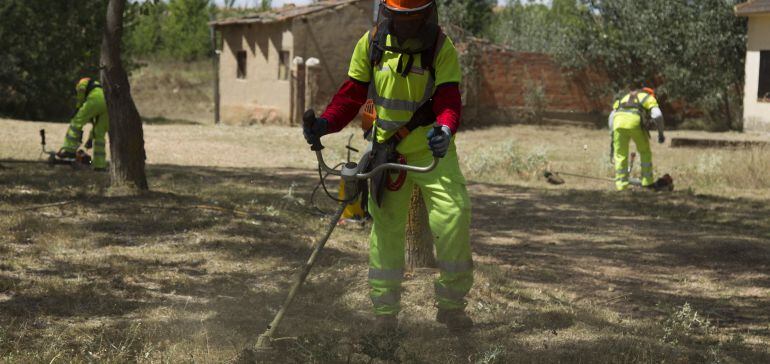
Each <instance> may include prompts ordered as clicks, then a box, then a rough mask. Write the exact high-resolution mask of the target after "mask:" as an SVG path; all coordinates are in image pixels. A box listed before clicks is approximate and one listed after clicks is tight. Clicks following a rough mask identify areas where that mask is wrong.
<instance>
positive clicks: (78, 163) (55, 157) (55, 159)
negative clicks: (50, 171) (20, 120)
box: [40, 129, 91, 170]
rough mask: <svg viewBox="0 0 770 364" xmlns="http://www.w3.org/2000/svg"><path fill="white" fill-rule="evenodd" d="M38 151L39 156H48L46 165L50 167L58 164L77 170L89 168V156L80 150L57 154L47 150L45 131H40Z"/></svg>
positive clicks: (61, 151)
mask: <svg viewBox="0 0 770 364" xmlns="http://www.w3.org/2000/svg"><path fill="white" fill-rule="evenodd" d="M40 149H41V151H40V154H41V155H45V154H47V155H48V165H50V166H55V165H59V164H61V165H69V166H71V167H72V168H74V169H78V170H81V169H89V168H91V155H89V154H88V153H86V151H84V150H82V149H78V151H77V152H75V153H72V152H66V151H63V150H60V151H58V152H54V151H51V150H47V149H46V146H45V129H40Z"/></svg>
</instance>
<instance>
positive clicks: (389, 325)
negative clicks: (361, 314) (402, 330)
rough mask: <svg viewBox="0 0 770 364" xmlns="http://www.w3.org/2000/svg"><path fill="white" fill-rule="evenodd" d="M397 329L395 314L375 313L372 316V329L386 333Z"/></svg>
mask: <svg viewBox="0 0 770 364" xmlns="http://www.w3.org/2000/svg"><path fill="white" fill-rule="evenodd" d="M397 330H398V318H397V317H396V316H395V315H377V316H375V318H374V329H373V330H372V331H374V332H377V333H381V334H386V333H393V332H395V331H397Z"/></svg>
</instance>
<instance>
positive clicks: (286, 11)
mask: <svg viewBox="0 0 770 364" xmlns="http://www.w3.org/2000/svg"><path fill="white" fill-rule="evenodd" d="M360 1H365V0H324V1H320V2H317V3H313V4H310V5H306V6H284V7H282V8H279V9H274V10H271V11H266V12H263V13H259V14H256V15H251V16H245V17H240V18H229V19H222V20H217V21H213V22H210V23H209V25H212V26H214V27H217V28H219V27H224V26H228V25H239V24H267V23H276V22H281V21H284V20H288V19H291V18H296V17H298V16H304V15H310V14H313V13H317V12H319V11H323V10H326V9H333V8H338V7H343V6H347V5H350V4H354V3H357V2H360ZM366 1H368V0H366Z"/></svg>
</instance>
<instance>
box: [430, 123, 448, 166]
mask: <svg viewBox="0 0 770 364" xmlns="http://www.w3.org/2000/svg"><path fill="white" fill-rule="evenodd" d="M451 141H452V131H451V130H449V127H448V126H446V125H442V126H441V129H440V131H439V132H438V133H437V132H436V129H435V128H433V129H431V130H430V131H429V132H428V147H430V150H431V151H433V156H434V157H439V158H444V156H445V155H446V152H447V151H448V150H449V143H450V142H451Z"/></svg>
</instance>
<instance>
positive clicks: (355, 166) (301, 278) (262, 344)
mask: <svg viewBox="0 0 770 364" xmlns="http://www.w3.org/2000/svg"><path fill="white" fill-rule="evenodd" d="M314 120H315V112H314V111H313V110H308V111H306V112H305V114H304V116H303V122H304V123H305V125H306V126H307V125H309V123H313V122H314ZM437 128H438V127H437ZM323 149H324V146H323V145H322V144H321V141H320V140H316V141H315V142H314V143H313V144H312V146H311V147H310V150H312V151H314V152H315V154H316V158H317V159H318V173H319V176H321V178H322V179H323V175H322V174H323V173H324V172H325V173H328V174H330V175H334V176H339V177H341V178H342V180H343V181H344V182H345V192H344V198H342V199H339V200H338V199H335V198H333V197H332V196H331V195H329V197H330V198H332V199H334V200H335V201H337V202H339V203H340V205H339V208H338V209H337V211H336V212H335V213H334V215H333V216H332V217H331V219H330V220H329V224H328V226H327V228H326V230H325V233H324V235H323V236H322V237H321V239H320V240H318V241H317V242H316V244H315V246H314V247H313V251H312V253H311V254H310V257H309V258H308V260H307V262H306V263H305V265H304V266H303V267H302V270H301V271H300V272H299V274H298V275H297V277H296V279H295V280H294V283H293V284H292V286H291V289H289V293H288V295H287V296H286V299H285V300H284V301H283V304H282V305H281V309H280V310H279V311H278V313H276V315H275V317H274V318H273V321H272V322H271V323H270V324H269V325H268V326H267V329H266V330H265V332H264V333H262V334H261V335H259V338H258V339H257V342H256V344H255V345H254V348H253V349H254V352H255V353H269V352H271V350H272V345H271V344H272V342H273V341H274V338H273V335H274V334H275V331H276V330H277V329H278V326H279V325H280V324H281V321H282V320H283V317H284V315H285V314H286V310H287V309H288V308H289V306H290V305H291V303H292V301H293V300H294V297H295V296H296V294H297V292H298V291H299V288H300V287H301V286H302V284H303V283H304V282H305V279H306V278H307V276H308V274H309V273H310V269H311V268H312V267H313V264H314V263H315V261H316V258H317V257H318V254H319V253H320V252H321V250H322V249H323V248H324V245H326V242H327V241H328V240H329V237H330V236H331V234H332V232H333V231H334V228H335V227H336V226H337V221H338V220H339V218H340V216H342V213H343V211H344V210H345V207H346V206H347V204H348V203H350V202H351V201H355V199H356V198H357V197H358V195H359V193H360V192H361V191H360V189H359V187H358V186H359V182H360V181H364V180H368V179H370V178H372V177H373V176H374V175H375V174H377V173H379V172H381V171H383V170H389V171H393V172H396V171H406V172H415V173H427V172H430V171H432V170H433V169H434V168H436V166H437V165H438V161H439V159H438V158H437V157H434V158H433V161H432V162H431V164H429V165H428V166H425V167H419V166H412V165H405V164H398V163H384V164H381V165H379V166H377V167H375V168H372V169H371V170H368V168H367V171H364V170H362V169H364V168H365V165H366V164H367V163H366V161H367V158H369V155H370V153H371V149H372V146H371V144H370V145H369V147H368V148H367V150H366V151H365V152H364V156H363V157H362V158H361V161H360V162H359V163H355V162H347V163H345V164H344V165H343V166H342V169H341V170H337V169H334V168H330V167H329V166H328V165H327V164H326V162H324V159H323V154H322V152H321V151H322V150H323ZM324 189H325V187H324Z"/></svg>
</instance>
